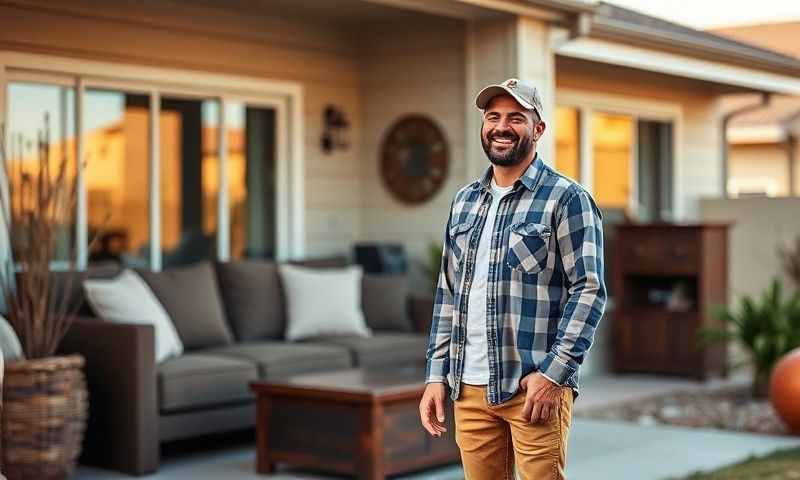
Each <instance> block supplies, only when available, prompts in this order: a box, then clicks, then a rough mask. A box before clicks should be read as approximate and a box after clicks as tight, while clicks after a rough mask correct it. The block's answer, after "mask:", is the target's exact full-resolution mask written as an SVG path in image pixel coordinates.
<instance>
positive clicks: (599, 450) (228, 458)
mask: <svg viewBox="0 0 800 480" xmlns="http://www.w3.org/2000/svg"><path fill="white" fill-rule="evenodd" d="M788 447H800V437H774V436H764V435H753V434H742V433H732V432H723V431H719V430H698V429H690V428H683V427H666V426H652V427H645V426H639V425H635V424H632V423H621V422H608V421H601V420H590V419H584V418H576V419H575V420H574V423H573V428H572V431H571V432H570V439H569V450H568V460H567V474H568V475H567V478H569V479H570V480H605V479H608V480H619V479H636V480H663V479H665V478H668V477H672V476H683V475H686V474H688V473H691V472H694V471H696V470H698V469H712V468H716V467H720V466H723V465H727V464H730V463H734V462H737V461H739V460H742V459H744V458H746V457H747V456H749V455H753V454H757V455H760V454H765V453H768V452H771V451H773V450H776V449H779V448H788ZM254 460H255V453H254V450H253V449H252V448H249V447H248V448H243V447H239V448H235V449H231V450H225V451H215V452H213V453H199V454H193V455H191V456H183V457H181V458H178V459H171V460H169V461H167V462H166V463H165V464H164V465H163V466H162V467H161V470H160V471H159V472H158V474H156V475H152V476H148V477H142V478H143V479H147V480H179V479H180V480H183V479H187V480H188V479H192V480H212V479H213V480H218V479H221V478H224V479H230V480H267V479H269V480H328V479H333V478H341V477H326V476H320V475H313V474H308V473H300V472H290V471H283V472H282V473H278V474H275V475H270V476H259V475H256V474H255V473H253V468H254ZM463 477H464V476H463V472H462V470H461V468H460V467H459V466H451V467H445V468H441V469H437V470H433V471H427V472H422V473H419V474H416V475H410V476H404V477H401V478H402V479H403V480H423V479H424V480H455V479H462V478H463ZM76 478H78V479H79V480H101V479H102V480H117V479H119V480H122V479H128V478H130V477H127V476H125V475H117V474H113V473H110V472H106V471H101V470H95V469H88V468H81V469H80V470H79V472H78V475H77V477H76Z"/></svg>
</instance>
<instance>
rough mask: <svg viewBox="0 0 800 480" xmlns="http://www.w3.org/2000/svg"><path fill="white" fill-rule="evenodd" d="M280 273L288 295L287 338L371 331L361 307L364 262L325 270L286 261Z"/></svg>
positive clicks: (367, 332) (297, 338) (365, 334)
mask: <svg viewBox="0 0 800 480" xmlns="http://www.w3.org/2000/svg"><path fill="white" fill-rule="evenodd" d="M278 272H279V273H280V276H281V285H282V287H283V293H284V295H285V298H286V317H287V318H286V334H285V337H286V339H287V340H290V341H294V340H300V339H303V338H309V337H316V336H322V335H360V336H363V337H367V336H369V335H370V334H371V331H370V329H369V328H368V327H367V324H366V322H365V321H364V312H363V311H362V310H361V277H362V276H363V270H362V268H361V266H360V265H352V266H349V267H345V268H335V269H334V268H327V269H321V268H308V267H298V266H295V265H287V264H284V265H280V266H279V267H278Z"/></svg>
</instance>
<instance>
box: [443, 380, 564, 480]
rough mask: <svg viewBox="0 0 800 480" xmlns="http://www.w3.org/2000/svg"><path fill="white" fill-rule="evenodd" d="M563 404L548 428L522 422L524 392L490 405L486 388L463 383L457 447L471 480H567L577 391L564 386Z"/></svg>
mask: <svg viewBox="0 0 800 480" xmlns="http://www.w3.org/2000/svg"><path fill="white" fill-rule="evenodd" d="M562 391H563V394H562V396H561V398H560V402H559V403H560V405H559V406H558V408H557V409H555V411H551V412H550V418H549V419H548V420H547V421H546V422H544V423H534V424H532V423H530V422H529V421H525V420H524V419H523V418H522V408H523V406H524V405H525V392H524V391H522V390H520V392H519V393H517V394H516V395H515V396H514V397H513V398H511V399H510V400H508V401H506V402H505V403H503V404H500V405H489V404H488V403H487V401H486V387H485V386H477V385H466V384H462V386H461V393H460V395H459V397H458V400H456V402H455V408H454V410H455V424H456V443H457V444H458V447H459V449H461V461H462V463H463V465H464V474H465V476H466V479H467V480H513V479H514V465H515V464H516V467H517V475H518V477H519V478H520V479H522V480H550V479H553V480H556V479H564V478H565V474H564V468H565V465H566V456H567V437H568V435H569V427H570V424H571V421H572V401H573V397H572V389H571V388H569V387H562Z"/></svg>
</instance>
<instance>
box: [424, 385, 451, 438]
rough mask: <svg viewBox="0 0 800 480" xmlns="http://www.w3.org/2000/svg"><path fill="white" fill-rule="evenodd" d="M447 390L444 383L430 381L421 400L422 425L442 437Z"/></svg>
mask: <svg viewBox="0 0 800 480" xmlns="http://www.w3.org/2000/svg"><path fill="white" fill-rule="evenodd" d="M446 396H447V392H446V391H445V386H444V383H429V384H428V385H427V386H426V387H425V393H423V394H422V401H420V402H419V418H420V420H422V426H423V427H425V430H427V431H428V433H430V434H431V435H433V436H434V437H441V436H442V432H446V431H447V429H446V428H444V403H445V398H446Z"/></svg>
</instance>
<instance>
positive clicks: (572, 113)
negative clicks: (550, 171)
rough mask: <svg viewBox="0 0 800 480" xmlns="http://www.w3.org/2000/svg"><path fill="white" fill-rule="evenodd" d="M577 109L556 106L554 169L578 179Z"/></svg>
mask: <svg viewBox="0 0 800 480" xmlns="http://www.w3.org/2000/svg"><path fill="white" fill-rule="evenodd" d="M579 141H580V140H579V137H578V110H577V109H575V108H570V107H557V108H556V170H558V171H559V172H560V173H562V174H564V175H566V176H568V177H570V178H572V179H573V180H576V181H577V180H579V179H580V152H579V148H578V142H579Z"/></svg>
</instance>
